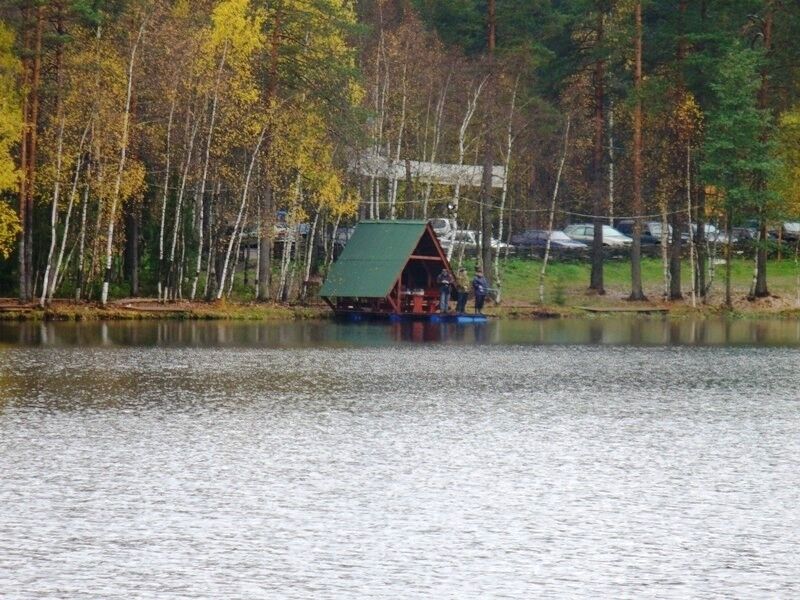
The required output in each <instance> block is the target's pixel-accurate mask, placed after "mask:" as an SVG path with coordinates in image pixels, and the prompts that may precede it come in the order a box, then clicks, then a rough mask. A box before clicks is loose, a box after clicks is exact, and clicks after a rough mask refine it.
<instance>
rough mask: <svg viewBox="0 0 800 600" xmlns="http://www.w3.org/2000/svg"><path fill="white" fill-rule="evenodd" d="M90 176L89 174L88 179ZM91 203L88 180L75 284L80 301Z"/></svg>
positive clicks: (82, 208) (82, 212) (84, 192)
mask: <svg viewBox="0 0 800 600" xmlns="http://www.w3.org/2000/svg"><path fill="white" fill-rule="evenodd" d="M88 179H89V176H88V174H87V180H88ZM88 205H89V182H88V181H87V182H86V184H85V186H84V188H83V205H82V206H81V231H80V233H79V234H78V240H79V241H78V265H77V268H78V281H77V285H76V286H75V300H76V301H78V300H80V299H81V296H82V295H83V287H84V274H83V263H84V251H85V249H86V213H87V211H88Z"/></svg>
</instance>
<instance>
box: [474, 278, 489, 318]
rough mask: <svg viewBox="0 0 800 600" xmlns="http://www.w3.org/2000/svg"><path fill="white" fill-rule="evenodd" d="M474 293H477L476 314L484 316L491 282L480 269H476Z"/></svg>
mask: <svg viewBox="0 0 800 600" xmlns="http://www.w3.org/2000/svg"><path fill="white" fill-rule="evenodd" d="M472 291H473V292H475V314H478V315H482V314H483V303H484V302H485V301H486V294H488V293H489V282H488V281H487V280H486V277H484V276H483V270H482V269H481V268H480V267H478V268H477V269H475V277H474V278H473V280H472Z"/></svg>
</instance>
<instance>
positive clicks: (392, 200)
mask: <svg viewBox="0 0 800 600" xmlns="http://www.w3.org/2000/svg"><path fill="white" fill-rule="evenodd" d="M407 69H408V64H407V63H406V64H404V65H403V79H402V82H401V87H402V90H403V99H402V101H401V103H400V128H399V131H398V132H397V146H396V148H395V156H394V161H395V162H400V150H401V148H402V146H403V133H404V131H405V128H406V102H407V101H408V85H407V81H406V72H407ZM390 164H391V163H390ZM392 172H394V169H392ZM397 188H398V179H397V177H392V187H391V194H390V196H389V218H390V219H392V220H394V219H396V218H397Z"/></svg>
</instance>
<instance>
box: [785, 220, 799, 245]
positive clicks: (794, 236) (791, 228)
mask: <svg viewBox="0 0 800 600" xmlns="http://www.w3.org/2000/svg"><path fill="white" fill-rule="evenodd" d="M781 237H782V238H783V239H784V240H786V241H787V242H795V241H797V240H800V223H795V222H792V221H788V222H786V223H782V224H781Z"/></svg>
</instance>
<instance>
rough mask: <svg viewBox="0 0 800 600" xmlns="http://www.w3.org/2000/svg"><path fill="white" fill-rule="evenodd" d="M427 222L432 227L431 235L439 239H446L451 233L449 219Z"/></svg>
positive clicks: (451, 226)
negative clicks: (433, 234)
mask: <svg viewBox="0 0 800 600" xmlns="http://www.w3.org/2000/svg"><path fill="white" fill-rule="evenodd" d="M428 222H429V223H430V224H431V227H433V233H435V234H436V237H438V238H439V239H442V238H446V237H447V236H449V235H450V234H451V233H452V232H453V224H452V222H451V221H450V219H430V220H429V221H428Z"/></svg>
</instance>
